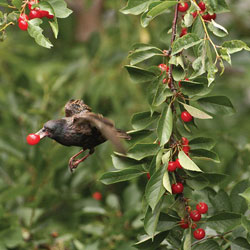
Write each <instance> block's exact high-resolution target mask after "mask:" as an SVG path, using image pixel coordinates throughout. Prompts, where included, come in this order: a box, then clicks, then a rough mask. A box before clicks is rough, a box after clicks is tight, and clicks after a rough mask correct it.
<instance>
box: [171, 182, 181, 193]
mask: <svg viewBox="0 0 250 250" xmlns="http://www.w3.org/2000/svg"><path fill="white" fill-rule="evenodd" d="M183 189H184V187H183V184H182V183H181V182H176V183H174V184H172V192H173V194H180V193H182V192H183Z"/></svg>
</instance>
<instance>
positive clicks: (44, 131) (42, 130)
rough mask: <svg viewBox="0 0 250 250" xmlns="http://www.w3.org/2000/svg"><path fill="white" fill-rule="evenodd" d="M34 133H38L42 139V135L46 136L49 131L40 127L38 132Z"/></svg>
mask: <svg viewBox="0 0 250 250" xmlns="http://www.w3.org/2000/svg"><path fill="white" fill-rule="evenodd" d="M36 135H39V136H40V139H43V138H44V137H46V136H48V135H49V133H48V131H46V130H45V128H42V129H40V130H39V131H38V132H36Z"/></svg>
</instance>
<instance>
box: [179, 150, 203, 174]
mask: <svg viewBox="0 0 250 250" xmlns="http://www.w3.org/2000/svg"><path fill="white" fill-rule="evenodd" d="M178 158H179V161H180V164H181V166H182V167H183V168H184V169H186V170H190V171H197V172H202V170H201V169H200V168H199V167H198V166H197V165H196V164H195V163H194V162H193V161H192V160H191V159H190V158H189V157H188V156H187V155H186V154H185V153H184V152H183V151H180V152H179V154H178Z"/></svg>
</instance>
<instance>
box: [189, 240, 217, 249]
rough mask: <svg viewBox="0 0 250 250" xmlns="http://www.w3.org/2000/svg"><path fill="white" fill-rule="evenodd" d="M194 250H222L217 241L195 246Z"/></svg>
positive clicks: (208, 241)
mask: <svg viewBox="0 0 250 250" xmlns="http://www.w3.org/2000/svg"><path fill="white" fill-rule="evenodd" d="M192 250H221V248H220V246H219V244H218V243H217V242H216V241H215V240H206V241H205V242H202V243H198V244H195V245H194V246H193V247H192Z"/></svg>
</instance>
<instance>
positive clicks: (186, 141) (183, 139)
mask: <svg viewBox="0 0 250 250" xmlns="http://www.w3.org/2000/svg"><path fill="white" fill-rule="evenodd" d="M181 141H182V145H183V146H187V145H188V143H189V140H188V139H187V138H186V137H181Z"/></svg>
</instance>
